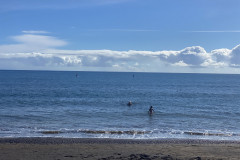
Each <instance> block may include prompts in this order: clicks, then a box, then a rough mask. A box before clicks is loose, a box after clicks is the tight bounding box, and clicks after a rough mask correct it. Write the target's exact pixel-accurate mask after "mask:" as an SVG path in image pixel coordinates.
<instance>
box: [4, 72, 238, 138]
mask: <svg viewBox="0 0 240 160" xmlns="http://www.w3.org/2000/svg"><path fill="white" fill-rule="evenodd" d="M76 73H77V76H76ZM133 75H134V76H133ZM128 101H132V103H133V105H132V106H127V103H128ZM151 105H152V106H153V108H154V114H153V115H152V116H149V115H148V109H149V107H150V106H151ZM239 105H240V75H221V74H167V73H116V72H115V73H113V72H52V71H0V137H80V138H86V137H88V138H91V137H97V138H98V137H99V138H130V139H135V138H137V139H141V138H142V139H143V138H144V139H148V138H151V139H152V138H193V139H227V140H240V107H239Z"/></svg>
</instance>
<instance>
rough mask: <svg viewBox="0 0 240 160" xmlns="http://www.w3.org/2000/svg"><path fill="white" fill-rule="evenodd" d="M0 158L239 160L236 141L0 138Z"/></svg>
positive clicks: (37, 159)
mask: <svg viewBox="0 0 240 160" xmlns="http://www.w3.org/2000/svg"><path fill="white" fill-rule="evenodd" d="M0 159H1V160H33V159H34V160H76V159H101V160H106V159H163V160H176V159H178V160H220V159H221V160H239V159H240V142H239V141H210V140H181V139H160V140H118V139H80V138H0Z"/></svg>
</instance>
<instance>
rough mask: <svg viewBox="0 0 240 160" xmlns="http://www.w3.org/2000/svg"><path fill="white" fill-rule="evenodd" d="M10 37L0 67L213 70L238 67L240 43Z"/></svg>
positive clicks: (2, 49)
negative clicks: (90, 42) (145, 44)
mask: <svg viewBox="0 0 240 160" xmlns="http://www.w3.org/2000/svg"><path fill="white" fill-rule="evenodd" d="M25 33H27V32H25ZM11 38H12V40H13V41H15V44H14V43H13V44H5V45H0V69H51V70H53V69H54V70H103V71H151V72H152V71H155V72H214V70H216V71H219V70H220V69H219V68H223V69H224V70H226V68H228V69H229V70H230V69H231V68H236V67H240V45H238V46H236V47H234V48H233V49H232V50H230V49H226V48H223V49H215V50H212V51H211V52H209V53H208V52H206V51H205V49H204V48H202V47H200V46H192V47H187V48H184V49H182V50H179V51H136V50H129V51H113V50H60V49H57V47H61V46H64V45H66V44H67V42H65V41H63V40H61V39H58V38H56V37H52V36H46V35H39V33H37V32H35V33H34V34H29V33H28V34H23V35H18V36H13V37H11ZM220 71H221V70H220Z"/></svg>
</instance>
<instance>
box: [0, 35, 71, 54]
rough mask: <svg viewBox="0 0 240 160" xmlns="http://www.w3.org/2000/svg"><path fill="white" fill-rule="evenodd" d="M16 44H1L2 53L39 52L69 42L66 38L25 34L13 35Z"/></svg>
mask: <svg viewBox="0 0 240 160" xmlns="http://www.w3.org/2000/svg"><path fill="white" fill-rule="evenodd" d="M11 39H12V40H14V41H15V42H16V44H7V45H0V52H1V53H21V52H23V53H25V52H39V51H42V50H45V49H49V48H55V47H61V46H64V45H66V44H67V42H65V41H64V40H60V39H57V38H55V37H52V36H45V35H36V34H23V35H18V36H13V37H11Z"/></svg>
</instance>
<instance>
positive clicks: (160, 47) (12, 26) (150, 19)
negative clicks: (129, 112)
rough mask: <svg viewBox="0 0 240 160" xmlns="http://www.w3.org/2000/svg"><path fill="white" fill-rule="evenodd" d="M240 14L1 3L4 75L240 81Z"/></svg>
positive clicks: (215, 2) (208, 6) (195, 0)
mask: <svg viewBox="0 0 240 160" xmlns="http://www.w3.org/2000/svg"><path fill="white" fill-rule="evenodd" d="M239 7H240V1H239V0H41V1H34V0H1V1H0V20H1V23H0V37H1V39H0V69H44V70H46V69H49V70H99V71H144V72H148V71H149V72H197V73H198V72H207V73H239V66H240V62H238V57H239V61H240V56H238V55H239V54H240V49H239V48H240V47H239V46H238V45H239V44H240V21H239V16H240V10H239ZM193 62H196V63H193Z"/></svg>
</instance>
